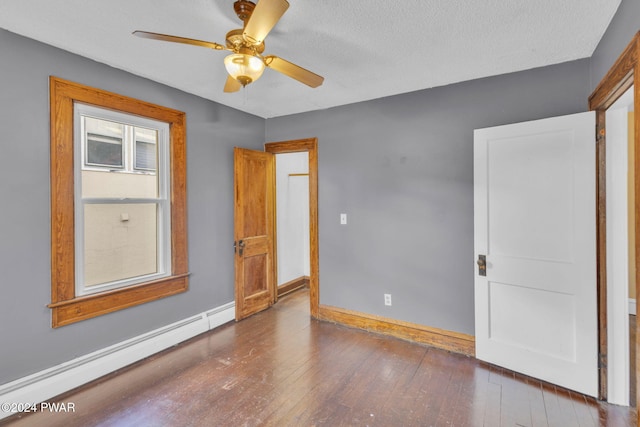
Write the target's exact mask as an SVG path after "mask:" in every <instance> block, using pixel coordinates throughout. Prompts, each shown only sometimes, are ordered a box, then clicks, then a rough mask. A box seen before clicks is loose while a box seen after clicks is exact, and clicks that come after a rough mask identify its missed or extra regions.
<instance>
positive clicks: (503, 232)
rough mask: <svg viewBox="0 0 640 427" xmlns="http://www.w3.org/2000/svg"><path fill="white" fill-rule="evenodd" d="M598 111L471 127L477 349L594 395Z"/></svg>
mask: <svg viewBox="0 0 640 427" xmlns="http://www.w3.org/2000/svg"><path fill="white" fill-rule="evenodd" d="M595 189H596V181H595V113H594V112H588V113H580V114H574V115H569V116H563V117H554V118H549V119H543V120H536V121H531V122H525V123H518V124H512V125H505V126H498V127H492V128H487V129H479V130H476V131H475V133H474V226H475V239H474V240H475V257H476V260H477V259H478V256H479V255H486V276H481V275H479V271H478V270H479V269H478V268H477V267H476V273H475V328H476V356H477V358H478V359H481V360H485V361H487V362H489V363H493V364H496V365H499V366H503V367H505V368H508V369H511V370H514V371H517V372H521V373H523V374H526V375H530V376H533V377H536V378H540V379H542V380H545V381H548V382H551V383H554V384H558V385H560V386H563V387H566V388H569V389H572V390H576V391H579V392H582V393H585V394H587V395H590V396H596V395H597V392H598V370H597V361H598V338H597V337H598V333H597V328H598V324H597V294H596V215H595V211H596V204H595V203H596V202H595Z"/></svg>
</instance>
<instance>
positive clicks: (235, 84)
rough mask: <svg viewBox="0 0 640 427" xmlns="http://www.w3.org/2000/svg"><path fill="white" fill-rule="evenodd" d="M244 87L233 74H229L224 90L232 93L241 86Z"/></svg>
mask: <svg viewBox="0 0 640 427" xmlns="http://www.w3.org/2000/svg"><path fill="white" fill-rule="evenodd" d="M241 87H242V85H241V84H240V82H239V81H237V80H236V79H234V78H233V77H231V76H227V82H226V83H225V84H224V91H225V92H227V93H231V92H237V91H239V90H240V88H241Z"/></svg>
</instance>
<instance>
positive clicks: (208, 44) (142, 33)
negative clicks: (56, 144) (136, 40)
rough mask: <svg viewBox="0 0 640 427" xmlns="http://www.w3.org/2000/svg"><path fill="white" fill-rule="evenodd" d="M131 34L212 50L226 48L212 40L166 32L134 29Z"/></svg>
mask: <svg viewBox="0 0 640 427" xmlns="http://www.w3.org/2000/svg"><path fill="white" fill-rule="evenodd" d="M132 34H133V35H136V36H138V37H142V38H145V39H153V40H162V41H165V42H174V43H184V44H190V45H193V46H202V47H208V48H209V49H214V50H228V49H227V48H226V47H225V46H223V45H221V44H218V43H214V42H206V41H204V40H196V39H189V38H186V37H178V36H170V35H167V34H159V33H150V32H148V31H137V30H136V31H134V32H133V33H132Z"/></svg>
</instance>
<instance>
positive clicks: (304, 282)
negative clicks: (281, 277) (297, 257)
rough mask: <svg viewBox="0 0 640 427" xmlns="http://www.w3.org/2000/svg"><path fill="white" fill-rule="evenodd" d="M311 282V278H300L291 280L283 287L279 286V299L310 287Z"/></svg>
mask: <svg viewBox="0 0 640 427" xmlns="http://www.w3.org/2000/svg"><path fill="white" fill-rule="evenodd" d="M309 280H310V279H309V276H300V277H298V278H297V279H293V280H289V281H288V282H286V283H283V284H282V285H278V297H281V296H283V295H286V294H288V293H290V292H293V291H296V290H298V289H300V288H303V287H305V286H308V285H309Z"/></svg>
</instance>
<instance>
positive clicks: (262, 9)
mask: <svg viewBox="0 0 640 427" xmlns="http://www.w3.org/2000/svg"><path fill="white" fill-rule="evenodd" d="M288 8H289V2H287V0H259V1H258V4H256V8H255V9H254V10H253V12H252V14H251V17H250V18H249V21H248V22H247V25H246V26H245V27H244V32H243V33H242V36H243V37H244V39H245V40H246V41H247V42H249V43H251V44H256V45H257V44H260V43H262V42H263V41H264V39H265V37H267V34H269V31H271V29H272V28H273V27H274V26H275V25H276V23H277V22H278V21H279V20H280V18H281V17H282V15H284V13H285V12H286V11H287V9H288Z"/></svg>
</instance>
